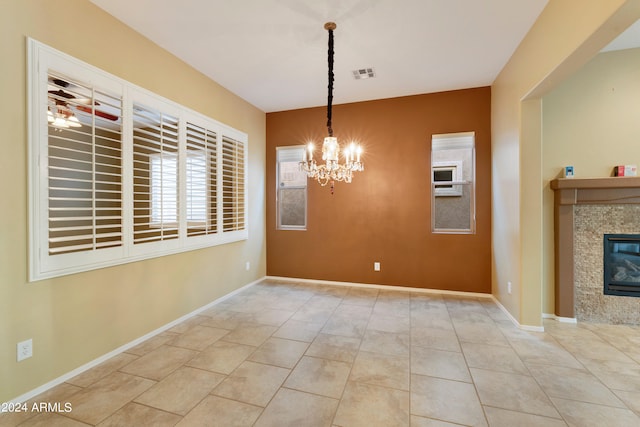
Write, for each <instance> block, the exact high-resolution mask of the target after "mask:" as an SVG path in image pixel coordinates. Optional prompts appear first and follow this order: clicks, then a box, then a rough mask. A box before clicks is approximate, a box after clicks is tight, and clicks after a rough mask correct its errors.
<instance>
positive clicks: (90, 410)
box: [66, 372, 155, 424]
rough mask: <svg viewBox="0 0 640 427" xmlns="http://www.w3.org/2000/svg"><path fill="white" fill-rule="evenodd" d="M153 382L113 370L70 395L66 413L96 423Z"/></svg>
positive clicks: (146, 388) (74, 417)
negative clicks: (69, 409)
mask: <svg viewBox="0 0 640 427" xmlns="http://www.w3.org/2000/svg"><path fill="white" fill-rule="evenodd" d="M154 384H155V382H154V381H151V380H148V379H145V378H141V377H137V376H134V375H129V374H123V373H122V372H114V373H112V374H110V375H107V376H106V377H104V378H102V379H101V380H99V381H98V382H96V383H94V384H92V385H90V386H89V387H87V388H85V389H84V390H82V391H80V392H78V393H76V394H74V395H73V396H71V397H70V398H69V403H70V404H71V407H72V408H73V410H72V411H71V412H69V413H67V414H66V415H67V416H69V417H70V418H73V419H76V420H78V421H82V422H86V423H88V424H97V423H99V422H100V421H102V420H104V419H105V418H107V417H108V416H110V415H111V414H113V413H114V412H115V411H117V410H118V409H120V408H122V407H123V406H124V405H126V404H127V403H129V402H130V401H131V400H132V399H134V398H135V397H136V396H138V395H140V394H141V393H143V392H144V391H146V390H148V389H149V388H151V387H152V386H153V385H154Z"/></svg>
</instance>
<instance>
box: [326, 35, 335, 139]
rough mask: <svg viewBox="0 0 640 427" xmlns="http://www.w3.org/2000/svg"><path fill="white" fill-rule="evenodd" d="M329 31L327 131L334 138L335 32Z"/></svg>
mask: <svg viewBox="0 0 640 427" xmlns="http://www.w3.org/2000/svg"><path fill="white" fill-rule="evenodd" d="M327 31H329V49H328V52H327V54H328V58H327V59H328V63H329V85H328V94H327V131H328V132H329V136H333V127H332V124H331V116H332V114H331V113H332V111H331V110H332V106H333V81H334V75H333V55H334V51H333V30H332V29H328V30H327Z"/></svg>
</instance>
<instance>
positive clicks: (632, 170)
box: [613, 165, 638, 176]
mask: <svg viewBox="0 0 640 427" xmlns="http://www.w3.org/2000/svg"><path fill="white" fill-rule="evenodd" d="M637 174H638V168H637V167H636V165H620V166H616V167H615V168H613V176H636V175H637Z"/></svg>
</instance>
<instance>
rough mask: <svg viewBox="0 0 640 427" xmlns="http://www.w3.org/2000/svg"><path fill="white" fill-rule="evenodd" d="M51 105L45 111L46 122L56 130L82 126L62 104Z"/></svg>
mask: <svg viewBox="0 0 640 427" xmlns="http://www.w3.org/2000/svg"><path fill="white" fill-rule="evenodd" d="M51 104H52V105H49V108H48V109H47V121H48V122H49V123H51V124H52V125H53V126H54V127H55V128H56V130H60V129H66V128H70V127H73V128H77V127H80V126H82V124H81V123H80V121H79V120H78V118H77V117H76V116H75V115H74V114H73V112H72V111H71V109H70V108H69V107H68V106H66V105H65V104H63V103H55V104H54V103H51Z"/></svg>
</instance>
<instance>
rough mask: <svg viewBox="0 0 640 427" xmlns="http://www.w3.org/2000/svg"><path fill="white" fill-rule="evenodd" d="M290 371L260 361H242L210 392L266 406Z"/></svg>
mask: <svg viewBox="0 0 640 427" xmlns="http://www.w3.org/2000/svg"><path fill="white" fill-rule="evenodd" d="M290 372H291V371H290V370H289V369H284V368H279V367H277V366H271V365H263V364H262V363H255V362H249V361H246V362H243V363H242V364H241V365H240V366H238V368H237V369H236V370H235V371H233V372H232V373H231V375H229V376H228V377H227V378H226V379H225V380H224V381H222V383H221V384H220V385H219V386H218V387H216V388H215V389H214V390H213V392H212V394H214V395H216V396H220V397H226V398H228V399H233V400H238V401H241V402H245V403H250V404H252V405H257V406H263V407H264V406H266V405H267V403H269V401H270V400H271V398H272V397H273V395H274V394H276V392H277V391H278V388H279V387H280V386H281V385H282V383H283V382H284V380H285V379H286V378H287V376H288V375H289V373H290Z"/></svg>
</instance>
